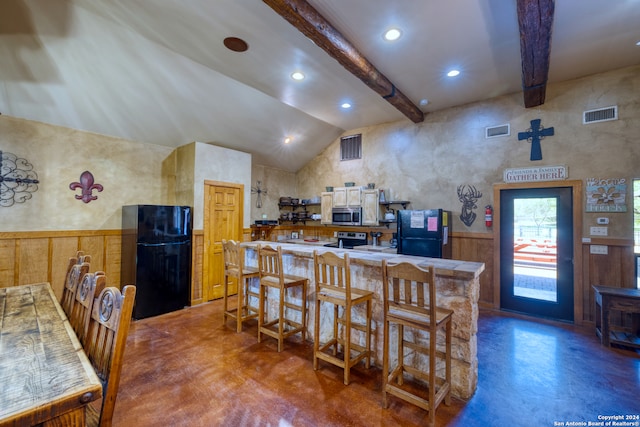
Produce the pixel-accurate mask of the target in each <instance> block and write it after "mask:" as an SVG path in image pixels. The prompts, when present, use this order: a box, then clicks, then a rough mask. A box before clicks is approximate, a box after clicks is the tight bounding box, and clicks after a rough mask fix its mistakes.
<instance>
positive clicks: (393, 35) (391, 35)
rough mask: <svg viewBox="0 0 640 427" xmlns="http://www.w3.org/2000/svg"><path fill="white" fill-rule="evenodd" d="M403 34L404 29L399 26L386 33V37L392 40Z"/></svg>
mask: <svg viewBox="0 0 640 427" xmlns="http://www.w3.org/2000/svg"><path fill="white" fill-rule="evenodd" d="M401 35H402V31H400V30H399V29H397V28H391V29H390V30H387V32H385V33H384V39H385V40H389V41H390V42H392V41H395V40H398V39H399V38H400V36H401Z"/></svg>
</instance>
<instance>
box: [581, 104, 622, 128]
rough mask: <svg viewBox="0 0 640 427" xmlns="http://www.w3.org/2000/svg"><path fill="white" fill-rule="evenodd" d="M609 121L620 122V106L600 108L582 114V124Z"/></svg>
mask: <svg viewBox="0 0 640 427" xmlns="http://www.w3.org/2000/svg"><path fill="white" fill-rule="evenodd" d="M609 120H618V106H617V105H614V106H612V107H606V108H599V109H597V110H589V111H585V112H584V113H582V124H585V125H586V124H587V123H597V122H608V121H609Z"/></svg>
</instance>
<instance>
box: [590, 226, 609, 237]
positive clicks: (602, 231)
mask: <svg viewBox="0 0 640 427" xmlns="http://www.w3.org/2000/svg"><path fill="white" fill-rule="evenodd" d="M589 234H591V235H592V236H606V235H607V234H608V228H607V227H591V228H590V230H589Z"/></svg>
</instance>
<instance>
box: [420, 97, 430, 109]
mask: <svg viewBox="0 0 640 427" xmlns="http://www.w3.org/2000/svg"><path fill="white" fill-rule="evenodd" d="M428 103H429V100H428V99H426V98H425V99H421V100H420V105H422V106H423V107H424V106H425V105H427V104H428Z"/></svg>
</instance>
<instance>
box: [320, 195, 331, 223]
mask: <svg viewBox="0 0 640 427" xmlns="http://www.w3.org/2000/svg"><path fill="white" fill-rule="evenodd" d="M332 208H333V192H325V193H322V194H321V197H320V215H321V217H320V224H331V222H332V221H333V219H332V217H331V209H332Z"/></svg>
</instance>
